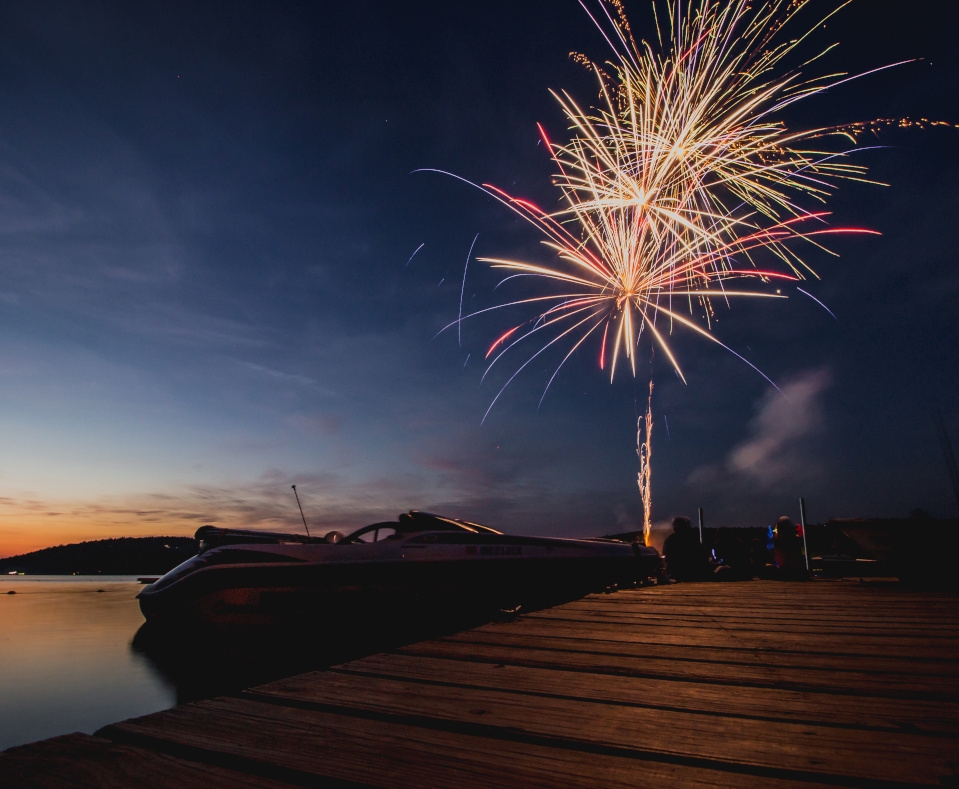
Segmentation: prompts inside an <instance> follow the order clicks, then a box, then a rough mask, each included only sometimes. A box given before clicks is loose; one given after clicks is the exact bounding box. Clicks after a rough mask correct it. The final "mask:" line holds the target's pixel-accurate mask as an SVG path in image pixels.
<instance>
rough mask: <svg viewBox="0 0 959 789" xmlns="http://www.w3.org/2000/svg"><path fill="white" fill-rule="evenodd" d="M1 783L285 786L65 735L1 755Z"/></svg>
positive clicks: (41, 787)
mask: <svg viewBox="0 0 959 789" xmlns="http://www.w3.org/2000/svg"><path fill="white" fill-rule="evenodd" d="M0 786H4V787H10V789H14V787H37V789H65V788H67V787H69V788H70V789H127V787H137V789H169V787H171V786H183V787H187V786H189V787H195V786H203V787H208V789H247V788H249V789H284V788H285V787H288V786H289V784H287V783H278V782H276V781H272V780H270V779H269V778H264V777H263V776H258V775H248V774H246V773H243V772H239V771H237V770H234V769H230V768H228V767H220V766H216V765H211V764H203V763H200V762H191V761H185V760H183V759H177V758H176V757H174V756H169V755H167V754H165V753H159V752H157V751H153V750H147V749H143V748H134V747H130V746H127V745H118V744H117V743H115V742H111V741H109V740H104V739H102V738H100V737H90V736H88V735H86V734H67V735H64V736H63V737H54V738H52V739H49V740H44V741H43V742H38V743H34V744H33V745H25V746H21V747H19V748H10V749H9V750H7V751H4V752H3V753H2V754H0Z"/></svg>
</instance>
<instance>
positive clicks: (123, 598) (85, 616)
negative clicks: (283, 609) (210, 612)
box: [0, 576, 489, 750]
mask: <svg viewBox="0 0 959 789" xmlns="http://www.w3.org/2000/svg"><path fill="white" fill-rule="evenodd" d="M141 588H142V586H141V585H140V584H139V583H137V581H136V579H135V578H127V577H115V576H95V577H93V576H0V750H4V749H6V748H10V747H12V746H15V745H22V744H24V743H28V742H34V741H36V740H42V739H46V738H48V737H55V736H57V735H59V734H67V733H70V732H75V731H80V732H85V733H87V734H92V733H94V732H95V731H96V730H97V729H99V728H101V727H102V726H106V725H107V724H110V723H116V722H117V721H121V720H124V719H126V718H131V717H136V716H139V715H147V714H149V713H151V712H157V711H159V710H163V709H167V708H169V707H172V706H174V705H175V704H181V703H185V702H188V701H195V700H197V699H202V698H209V697H211V696H217V695H221V694H224V693H230V692H232V691H236V690H239V689H241V688H247V687H250V686H253V685H258V684H261V683H263V682H268V681H270V680H272V679H277V678H279V677H284V676H290V675H292V674H297V673H300V672H303V671H308V670H310V669H319V668H325V667H328V666H331V665H336V664H338V663H342V662H345V661H348V660H352V659H355V658H358V657H361V656H363V655H369V654H374V653H377V652H382V651H387V650H390V649H393V648H395V647H397V646H399V645H401V644H405V643H411V642H415V641H421V640H424V639H427V638H433V637H436V636H438V635H442V634H445V633H450V632H456V631H459V630H462V629H464V628H466V627H471V626H475V625H478V624H481V623H482V622H484V621H488V618H489V612H488V611H485V610H482V611H468V610H463V607H462V606H453V607H449V606H445V607H444V606H442V605H439V604H438V603H435V604H434V605H433V606H429V607H427V608H423V607H418V608H414V609H411V610H409V611H408V612H404V611H403V610H397V609H395V608H392V609H389V610H384V611H377V610H368V609H364V610H363V611H361V612H356V613H351V612H350V610H344V611H342V612H337V611H317V612H316V616H315V617H311V618H310V620H309V621H308V622H306V623H302V625H301V626H300V627H298V628H296V629H295V630H292V631H284V632H276V631H271V632H264V631H260V630H243V631H241V632H233V633H230V634H225V633H222V632H220V633H212V632H208V631H207V630H205V629H203V630H201V631H199V632H197V631H191V630H187V629H186V628H184V627H182V626H179V625H177V626H174V627H173V628H172V629H169V628H166V629H157V628H155V627H153V628H151V627H150V626H149V625H147V624H145V623H144V620H143V616H142V614H141V613H140V608H139V605H138V604H137V601H136V594H137V592H138V591H139V590H140V589H141ZM9 592H14V594H9Z"/></svg>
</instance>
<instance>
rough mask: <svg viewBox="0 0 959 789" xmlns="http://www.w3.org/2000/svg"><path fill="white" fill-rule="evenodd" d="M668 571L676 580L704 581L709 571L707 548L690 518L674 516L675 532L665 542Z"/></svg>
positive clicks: (664, 551) (664, 550)
mask: <svg viewBox="0 0 959 789" xmlns="http://www.w3.org/2000/svg"><path fill="white" fill-rule="evenodd" d="M663 555H664V556H665V558H666V572H667V573H668V574H669V577H670V578H672V579H673V580H674V581H702V580H703V579H704V578H706V576H707V575H708V573H709V563H708V562H707V561H706V550H705V549H704V548H703V546H702V545H701V544H700V542H699V535H698V534H696V532H694V531H693V525H692V522H691V521H690V520H689V518H685V517H683V516H679V517H678V518H673V533H672V534H670V535H669V536H668V537H667V538H666V542H665V543H664V544H663Z"/></svg>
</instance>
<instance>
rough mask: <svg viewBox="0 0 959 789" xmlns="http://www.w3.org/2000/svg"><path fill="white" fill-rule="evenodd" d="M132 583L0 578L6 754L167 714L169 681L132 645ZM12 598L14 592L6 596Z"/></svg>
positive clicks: (0, 716)
mask: <svg viewBox="0 0 959 789" xmlns="http://www.w3.org/2000/svg"><path fill="white" fill-rule="evenodd" d="M139 589H140V585H139V584H138V583H137V582H136V580H135V579H131V578H116V577H98V578H89V577H87V578H75V577H70V576H66V577H64V576H46V577H45V576H22V577H16V578H2V579H0V750H2V749H5V748H9V747H11V746H14V745H20V744H23V743H27V742H33V741H35V740H39V739H45V738H47V737H53V736H55V735H58V734H65V733H68V732H73V731H83V732H87V733H90V732H93V731H95V730H96V729H98V728H100V727H101V726H104V725H106V724H108V723H113V722H115V721H118V720H123V719H124V718H129V717H132V716H135V715H144V714H146V713H148V712H154V711H156V710H161V709H165V708H167V707H170V706H172V705H173V704H174V703H175V702H176V691H175V689H174V687H173V685H172V684H171V683H170V682H169V681H168V680H167V679H166V678H165V677H164V675H163V674H162V673H161V672H157V671H156V670H155V669H154V668H153V666H152V665H151V664H150V662H149V661H147V660H145V659H144V658H143V656H142V655H140V654H138V653H135V652H133V651H131V649H130V640H131V638H132V637H133V634H134V633H136V631H137V628H138V627H139V626H140V624H141V623H142V622H143V617H142V616H141V614H140V610H139V607H138V606H137V603H136V600H135V596H136V593H137V592H138V591H139ZM10 592H13V594H9V593H10Z"/></svg>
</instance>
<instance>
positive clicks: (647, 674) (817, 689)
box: [391, 647, 959, 702]
mask: <svg viewBox="0 0 959 789" xmlns="http://www.w3.org/2000/svg"><path fill="white" fill-rule="evenodd" d="M527 649H528V648H527ZM540 649H542V651H552V652H567V653H571V654H595V655H606V654H607V653H603V652H597V653H590V652H582V651H580V650H561V649H554V648H547V647H542V648H540ZM391 654H400V655H405V656H407V657H431V658H438V659H443V660H458V661H460V662H463V663H484V664H493V665H498V664H503V665H512V666H525V667H527V668H548V669H552V670H556V671H571V672H575V673H579V674H601V675H605V676H615V677H635V678H639V679H657V680H663V681H667V682H694V683H698V684H701V685H719V686H723V687H728V686H732V687H742V688H766V689H772V690H789V691H801V692H805V693H822V694H826V695H830V696H849V697H851V698H884V699H901V700H905V701H910V700H911V701H939V702H941V701H949V702H956V701H959V695H957V694H953V693H941V692H934V691H929V692H925V691H917V692H913V693H910V692H908V691H901V692H896V691H893V690H887V691H885V692H881V693H880V692H875V691H868V692H867V691H865V690H863V691H857V690H856V689H855V688H823V687H821V686H818V685H815V684H812V683H810V684H804V683H801V682H758V681H755V680H726V679H723V678H721V677H712V678H710V677H677V676H675V675H670V674H666V673H658V672H653V671H642V670H641V669H631V668H626V667H622V666H589V667H579V666H562V665H559V664H557V663H550V662H548V661H547V660H521V659H518V658H515V657H508V658H507V657H497V658H493V657H489V658H486V657H483V656H481V655H473V654H471V655H451V654H448V653H444V652H441V651H430V650H429V649H411V650H410V651H407V649H405V648H404V649H399V650H395V652H393V653H391ZM607 656H608V655H607ZM618 657H623V656H618ZM626 657H628V656H626Z"/></svg>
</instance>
